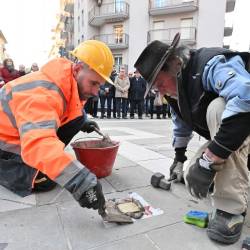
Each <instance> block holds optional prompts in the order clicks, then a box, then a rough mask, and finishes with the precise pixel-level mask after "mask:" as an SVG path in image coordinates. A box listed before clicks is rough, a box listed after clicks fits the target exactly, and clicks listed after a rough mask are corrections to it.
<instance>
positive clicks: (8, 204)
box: [0, 200, 32, 213]
mask: <svg viewBox="0 0 250 250" xmlns="http://www.w3.org/2000/svg"><path fill="white" fill-rule="evenodd" d="M29 207H32V206H31V205H27V204H24V203H18V202H15V201H6V200H0V213H3V212H7V211H12V210H18V209H24V208H29Z"/></svg>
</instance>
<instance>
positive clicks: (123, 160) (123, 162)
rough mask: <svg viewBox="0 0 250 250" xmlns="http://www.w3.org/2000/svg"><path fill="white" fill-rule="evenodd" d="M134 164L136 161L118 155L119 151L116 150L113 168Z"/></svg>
mask: <svg viewBox="0 0 250 250" xmlns="http://www.w3.org/2000/svg"><path fill="white" fill-rule="evenodd" d="M135 165H137V164H136V162H134V161H130V160H129V159H127V158H126V157H123V156H121V155H119V151H118V155H117V157H116V159H115V163H114V167H113V169H120V168H124V167H133V166H135Z"/></svg>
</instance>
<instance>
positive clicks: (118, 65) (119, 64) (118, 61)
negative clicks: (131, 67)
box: [114, 54, 122, 70]
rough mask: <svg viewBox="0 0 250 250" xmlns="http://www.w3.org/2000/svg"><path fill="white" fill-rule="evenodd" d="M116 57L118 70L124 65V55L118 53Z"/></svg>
mask: <svg viewBox="0 0 250 250" xmlns="http://www.w3.org/2000/svg"><path fill="white" fill-rule="evenodd" d="M114 59H115V66H116V69H117V70H118V69H119V68H120V66H121V65H122V55H121V54H116V55H114Z"/></svg>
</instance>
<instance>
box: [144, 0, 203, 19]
mask: <svg viewBox="0 0 250 250" xmlns="http://www.w3.org/2000/svg"><path fill="white" fill-rule="evenodd" d="M197 9H198V0H149V14H150V15H152V16H155V15H165V14H173V13H183V12H191V11H195V10H197Z"/></svg>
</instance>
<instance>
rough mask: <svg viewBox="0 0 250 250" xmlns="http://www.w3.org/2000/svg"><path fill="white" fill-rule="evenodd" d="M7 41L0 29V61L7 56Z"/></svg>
mask: <svg viewBox="0 0 250 250" xmlns="http://www.w3.org/2000/svg"><path fill="white" fill-rule="evenodd" d="M6 43H7V40H6V38H5V37H4V35H3V33H2V31H1V30H0V63H2V62H3V60H4V59H5V58H6V57H7V54H6V49H5V44H6Z"/></svg>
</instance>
